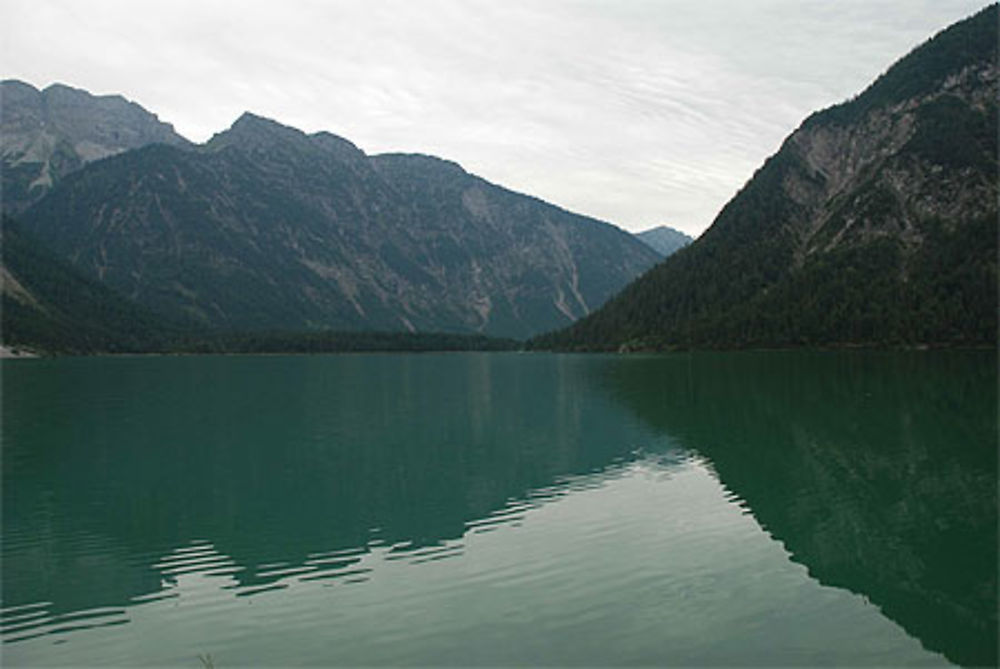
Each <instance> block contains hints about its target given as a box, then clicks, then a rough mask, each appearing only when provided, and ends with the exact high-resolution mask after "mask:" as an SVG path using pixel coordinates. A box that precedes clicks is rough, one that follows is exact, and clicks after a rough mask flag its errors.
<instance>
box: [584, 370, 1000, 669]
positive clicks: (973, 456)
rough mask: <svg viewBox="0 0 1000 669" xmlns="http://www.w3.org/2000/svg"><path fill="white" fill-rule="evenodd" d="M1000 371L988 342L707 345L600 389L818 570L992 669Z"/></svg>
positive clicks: (936, 642) (964, 658) (610, 375)
mask: <svg viewBox="0 0 1000 669" xmlns="http://www.w3.org/2000/svg"><path fill="white" fill-rule="evenodd" d="M996 370H997V360H996V355H995V353H993V352H986V351H983V352H977V351H965V352H952V351H946V352H921V353H888V352H803V353H790V352H760V353H733V354H707V353H706V354H684V355H670V356H641V357H629V358H627V359H626V360H624V361H622V362H620V363H618V364H614V365H608V366H607V367H605V368H604V369H603V373H602V378H601V383H602V384H603V385H604V386H605V387H606V388H607V389H608V390H609V391H610V392H611V393H612V394H613V395H614V396H615V397H616V398H618V400H619V401H621V402H622V403H623V404H624V405H626V406H628V407H629V408H631V409H632V410H633V411H634V412H635V414H636V415H638V416H639V417H641V418H642V419H643V420H644V421H646V422H647V423H648V424H649V425H650V426H653V427H654V428H655V429H657V430H660V431H662V432H665V433H669V434H670V435H671V436H672V437H673V438H674V439H675V440H676V441H677V442H678V443H679V444H680V445H681V446H684V447H688V448H690V449H693V450H696V451H697V452H698V453H699V454H701V455H702V456H704V457H705V458H707V460H708V461H709V462H710V464H711V467H712V468H713V469H714V471H715V472H716V474H717V476H718V478H719V480H720V481H721V482H722V483H723V485H725V486H726V488H728V489H729V490H730V491H732V492H733V493H734V494H735V495H737V496H738V497H739V498H741V499H742V500H743V502H744V503H745V504H746V506H747V508H748V509H749V510H750V511H751V512H752V513H753V515H754V517H755V518H756V519H757V520H758V522H759V523H760V524H761V525H762V526H763V527H764V528H765V529H766V530H767V531H768V532H769V533H770V534H771V535H772V536H773V537H774V538H775V539H778V540H780V541H781V542H782V543H783V544H784V545H785V547H786V548H787V549H788V551H789V552H790V553H791V555H792V559H793V560H795V561H797V562H800V563H801V564H803V565H805V566H806V567H807V568H808V569H809V573H810V575H811V576H813V577H814V578H816V579H818V580H819V581H820V582H821V583H823V584H826V585H831V586H836V587H840V588H846V589H848V590H850V591H852V592H856V593H858V594H861V595H864V596H865V597H867V598H868V599H869V600H871V601H872V602H873V603H875V604H876V605H877V606H878V607H879V608H880V609H881V610H882V612H883V613H884V614H885V615H886V616H888V617H889V618H891V619H893V620H895V621H896V622H898V623H899V624H900V625H902V626H903V627H904V628H905V629H906V630H907V631H908V632H909V633H910V634H912V635H914V636H915V637H917V638H919V639H920V640H921V642H922V643H923V644H924V645H925V647H927V648H930V649H932V650H936V651H939V652H942V653H944V655H945V656H946V657H947V658H948V659H950V660H951V661H953V662H956V663H958V664H963V665H989V666H995V665H996V663H997V371H996Z"/></svg>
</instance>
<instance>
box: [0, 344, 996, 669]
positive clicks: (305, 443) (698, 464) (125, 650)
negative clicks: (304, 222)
mask: <svg viewBox="0 0 1000 669" xmlns="http://www.w3.org/2000/svg"><path fill="white" fill-rule="evenodd" d="M0 372H2V392H3V395H2V403H3V404H2V406H3V415H2V418H3V423H2V430H3V431H2V445H3V452H2V466H3V489H2V496H3V497H2V501H3V507H2V513H3V525H2V532H3V537H2V538H3V543H2V610H0V639H2V662H3V665H4V666H11V667H13V666H25V665H75V666H115V665H127V666H136V665H157V666H164V665H166V666H188V667H201V666H202V665H201V661H200V660H199V658H198V655H199V654H201V655H211V658H212V661H213V662H214V665H215V666H216V667H219V668H222V667H235V666H246V665H252V664H260V665H270V666H279V665H281V666H287V665H324V666H329V665H379V664H382V665H384V664H393V665H436V666H440V665H602V666H606V665H626V664H632V665H656V666H664V665H758V666H759V665H768V666H773V665H807V666H816V665H837V666H845V665H847V666H852V665H853V666H857V665H866V666H870V665H880V666H898V665H943V664H960V665H983V664H986V665H989V664H994V665H995V664H996V662H997V357H996V354H995V353H992V352H958V351H952V352H923V353H881V352H814V353H787V352H781V353H779V352H769V353H732V354H707V353H706V354H676V355H662V356H574V355H547V354H512V353H511V354H423V355H344V356H336V355H331V356H313V357H304V356H303V357H296V356H259V357H239V356H233V357H135V358H77V359H74V358H66V359H53V360H15V361H5V362H4V363H3V365H2V368H0Z"/></svg>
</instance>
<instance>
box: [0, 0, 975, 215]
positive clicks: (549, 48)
mask: <svg viewBox="0 0 1000 669" xmlns="http://www.w3.org/2000/svg"><path fill="white" fill-rule="evenodd" d="M978 8H979V5H978V3H976V2H969V1H968V0H940V1H936V2H926V1H918V0H873V1H870V2H860V1H857V2H852V1H842V2H837V3H829V2H819V1H811V0H755V1H754V2H744V1H736V2H723V1H720V0H716V1H712V0H701V1H699V2H688V1H683V2H682V1H680V0H676V1H669V0H655V1H645V0H630V1H629V2H625V3H612V2H598V1H596V0H595V1H588V0H576V1H573V2H556V1H553V0H506V1H505V2H503V3H496V2H485V1H482V0H462V1H455V2H450V1H446V0H421V1H420V2H400V1H390V0H359V1H355V0H338V1H336V2H324V1H319V0H315V1H314V0H300V1H297V2H293V3H283V4H277V3H272V2H252V1H244V2H235V1H234V2H224V1H220V0H175V1H173V2H169V3H167V2H162V3H161V2H142V3H136V2H131V1H124V0H88V1H87V2H86V3H83V2H75V1H73V0H6V1H5V4H4V6H3V8H2V9H0V13H2V15H0V19H2V23H3V28H2V30H3V33H2V37H3V40H2V42H3V43H2V45H0V56H2V60H3V62H4V64H5V66H6V67H7V68H8V71H7V72H5V73H4V75H5V76H12V77H19V78H23V79H26V80H28V81H30V82H31V83H34V84H35V85H39V86H44V85H46V84H48V83H51V82H54V81H61V82H64V83H68V84H71V85H75V86H79V87H82V88H86V89H88V90H91V91H93V92H95V93H121V94H123V95H125V96H126V97H128V98H130V99H134V100H136V101H137V102H139V103H140V104H142V105H143V106H145V107H147V108H148V109H150V110H151V111H153V112H155V113H157V114H159V115H160V117H161V118H162V119H164V120H166V121H169V122H171V123H173V124H174V125H175V127H176V128H177V129H178V130H179V131H180V132H181V133H182V134H185V135H187V136H189V137H190V138H192V139H195V140H198V141H203V140H205V139H207V138H208V137H209V136H210V135H211V134H212V133H214V132H218V131H220V130H222V129H224V128H225V127H228V125H229V124H230V123H231V122H232V121H233V120H235V118H236V117H237V116H238V115H239V114H240V113H241V112H242V111H244V110H251V111H254V112H256V113H259V114H262V115H265V116H270V117H272V118H275V119H277V120H279V121H281V122H283V123H287V124H289V125H293V126H296V127H299V128H301V129H303V130H306V131H317V130H328V131H331V132H334V133H337V134H340V135H343V136H345V137H346V138H348V139H350V140H351V141H353V142H355V143H356V144H358V145H359V146H360V147H361V148H362V149H364V150H366V151H368V152H369V153H376V152H384V151H419V152H426V153H432V154H436V155H440V156H442V157H445V158H449V159H452V160H456V161H458V162H460V163H462V164H463V165H464V166H465V167H466V168H467V169H469V170H470V171H472V172H475V173H478V174H480V175H481V176H483V177H485V178H487V179H490V180H492V181H495V182H498V183H500V184H502V185H504V186H507V187H509V188H512V189H514V190H519V191H522V192H527V193H530V194H533V195H537V196H539V197H541V198H543V199H546V200H549V201H552V202H554V203H556V204H559V205H561V206H563V207H566V208H568V209H571V210H574V211H578V212H580V213H584V214H588V215H591V216H595V217H598V218H602V219H605V220H608V221H611V222H614V223H616V224H618V225H622V226H624V227H628V228H632V229H641V228H644V227H649V226H652V225H655V224H659V223H667V224H670V225H674V226H676V227H679V228H681V229H683V230H685V231H687V232H689V233H698V232H700V231H701V230H702V229H704V228H705V227H706V226H707V225H708V224H709V223H710V222H711V220H712V218H713V217H714V216H715V214H716V213H717V212H718V210H719V209H720V208H721V207H722V206H723V205H724V204H725V202H726V201H727V200H728V199H729V198H730V197H731V196H732V195H733V194H734V193H735V191H736V190H737V189H738V188H739V187H740V186H742V185H743V183H745V182H746V180H747V179H748V178H749V176H750V175H751V174H752V172H753V170H754V169H755V168H756V167H758V166H759V165H760V163H761V162H762V161H763V160H764V158H766V157H767V156H768V155H770V154H771V153H773V152H774V151H775V150H776V149H777V148H778V146H779V144H780V142H781V140H782V139H783V138H784V137H785V136H786V135H787V134H788V133H790V132H791V131H792V130H793V129H794V128H795V127H796V126H797V125H798V124H799V122H801V120H802V119H803V118H804V117H805V116H806V115H808V114H809V113H810V112H811V111H814V110H816V109H818V108H821V107H824V106H827V105H830V104H833V103H835V102H839V101H841V100H843V99H845V98H847V97H849V96H850V95H853V94H855V93H857V92H859V91H860V90H861V89H862V88H863V87H864V86H865V85H867V83H869V82H870V81H871V80H872V79H874V77H875V76H877V75H878V74H879V73H880V72H881V71H883V70H884V69H885V68H886V67H887V66H888V65H889V64H891V62H893V61H894V60H896V59H897V58H899V57H900V56H902V55H904V54H905V53H906V51H908V50H909V49H910V48H912V47H913V46H915V45H916V44H918V43H920V42H922V41H923V40H924V39H926V38H928V37H930V36H931V34H933V33H934V32H936V31H937V30H939V29H941V28H943V27H945V26H946V25H948V24H949V23H951V22H953V21H955V20H958V19H960V18H962V17H964V16H967V15H969V14H971V13H973V12H974V11H976V10H977V9H978Z"/></svg>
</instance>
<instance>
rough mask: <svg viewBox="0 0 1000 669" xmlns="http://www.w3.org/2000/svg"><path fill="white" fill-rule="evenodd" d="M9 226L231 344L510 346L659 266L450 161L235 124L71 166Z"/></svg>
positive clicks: (611, 237) (607, 235)
mask: <svg viewBox="0 0 1000 669" xmlns="http://www.w3.org/2000/svg"><path fill="white" fill-rule="evenodd" d="M23 223H24V226H25V228H26V229H27V230H29V231H30V232H31V233H32V234H33V235H35V236H36V237H38V238H39V239H40V240H42V241H43V242H44V243H45V244H47V245H49V247H50V248H52V249H53V250H54V251H55V252H56V253H57V254H58V255H60V256H61V257H63V258H66V259H67V260H69V261H70V262H72V263H73V265H74V266H75V267H76V268H77V269H78V270H80V271H81V272H83V273H84V274H85V275H87V276H91V277H94V278H97V279H99V280H101V281H102V282H104V283H105V284H106V285H107V286H109V287H111V288H113V289H115V290H117V291H118V292H120V293H122V294H124V295H126V296H128V297H130V298H131V299H133V300H135V301H136V302H137V303H138V304H140V305H143V306H145V307H148V308H150V309H152V310H154V311H156V312H158V313H160V314H162V315H165V316H169V317H172V318H175V319H176V318H191V319H193V320H195V321H197V322H199V323H201V324H204V325H207V326H210V327H215V328H222V329H239V330H261V329H282V330H296V329H319V328H333V329H353V330H361V329H365V330H373V329H378V330H415V331H451V332H482V333H486V334H491V335H504V336H527V335H531V334H536V333H538V332H541V331H543V330H546V329H551V328H553V327H559V326H561V325H564V324H567V323H570V322H572V320H574V319H576V318H579V317H581V316H583V315H585V314H587V313H588V312H589V311H591V310H592V309H594V308H596V307H598V306H600V304H601V303H602V302H603V301H604V300H605V299H607V298H608V297H609V296H610V295H612V294H613V293H614V292H615V291H617V290H619V289H621V287H622V286H624V285H625V284H626V283H628V282H629V281H630V280H632V279H633V278H634V277H635V276H637V275H638V274H640V273H641V272H642V271H644V270H646V269H647V268H649V267H650V266H652V265H653V264H654V263H655V262H656V261H657V259H658V258H657V256H656V254H655V253H654V252H653V251H652V250H650V249H649V248H648V247H646V246H645V245H644V244H642V243H640V242H639V241H637V240H635V239H634V238H633V237H632V236H631V235H629V234H628V233H625V232H623V231H622V230H619V229H618V228H615V227H614V226H611V225H608V224H606V223H602V222H599V221H596V220H593V219H589V218H586V217H582V216H578V215H575V214H571V213H569V212H567V211H564V210H562V209H559V208H557V207H554V206H552V205H549V204H546V203H544V202H542V201H540V200H537V199H535V198H531V197H528V196H525V195H520V194H517V193H513V192H511V191H508V190H505V189H503V188H501V187H499V186H495V185H493V184H490V183H488V182H486V181H484V180H483V179H480V178H478V177H476V176H473V175H471V174H468V173H467V172H465V171H464V170H463V169H462V168H461V167H459V166H458V165H456V164H454V163H449V162H447V161H444V160H440V159H436V158H430V157H427V156H404V155H386V156H376V157H373V158H370V157H368V156H366V155H365V154H364V153H363V152H361V151H360V150H359V149H357V148H356V147H355V146H354V145H353V144H351V143H350V142H348V141H346V140H344V139H341V138H339V137H336V136H334V135H331V134H329V133H318V134H314V135H306V134H304V133H302V132H300V131H298V130H295V129H293V128H289V127H286V126H282V125H280V124H278V123H276V122H274V121H270V120H267V119H263V118H260V117H257V116H254V115H252V114H245V115H243V116H242V117H241V118H240V119H239V120H237V121H236V123H234V124H233V126H232V127H231V128H230V129H229V130H227V131H225V132H223V133H220V134H218V135H216V136H215V137H213V138H212V139H211V140H210V141H209V142H208V143H207V144H205V145H204V146H202V147H197V148H195V149H190V148H183V147H176V146H167V145H164V144H156V145H151V146H146V147H143V148H140V149H137V150H133V151H128V152H125V153H123V154H120V155H117V156H114V157H111V158H108V159H106V160H101V161H98V162H95V163H92V164H90V165H87V166H86V167H85V168H83V169H80V170H78V171H76V172H74V173H72V174H69V175H68V176H66V177H65V178H64V179H63V181H62V183H61V184H60V185H59V187H58V188H56V189H54V190H53V191H52V192H51V193H50V194H49V195H48V196H47V197H45V198H44V199H43V200H42V201H40V202H39V203H38V204H36V205H35V206H33V207H31V208H30V209H29V210H27V211H26V212H25V214H24V215H23Z"/></svg>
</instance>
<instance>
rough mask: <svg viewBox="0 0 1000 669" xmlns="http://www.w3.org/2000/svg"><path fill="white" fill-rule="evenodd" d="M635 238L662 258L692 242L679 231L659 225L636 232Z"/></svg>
mask: <svg viewBox="0 0 1000 669" xmlns="http://www.w3.org/2000/svg"><path fill="white" fill-rule="evenodd" d="M635 236H636V237H638V238H639V240H641V241H642V242H644V243H645V244H647V245H648V246H649V247H650V248H652V249H653V250H654V251H656V252H657V253H659V254H660V255H661V256H663V257H664V258H666V257H667V256H669V255H673V254H674V253H675V252H677V251H680V250H681V249H682V248H684V247H685V246H687V245H688V244H690V243H691V241H692V239H691V237H689V236H687V235H685V234H684V233H683V232H681V231H680V230H675V229H673V228H670V227H667V226H666V225H659V226H657V227H655V228H650V229H649V230H643V231H642V232H637V233H635Z"/></svg>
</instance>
